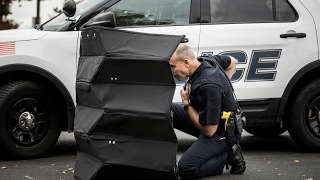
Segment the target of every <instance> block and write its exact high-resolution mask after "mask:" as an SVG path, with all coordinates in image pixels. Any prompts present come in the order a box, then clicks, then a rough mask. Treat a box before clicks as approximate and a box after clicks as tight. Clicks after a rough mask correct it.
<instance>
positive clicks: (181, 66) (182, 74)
mask: <svg viewBox="0 0 320 180" xmlns="http://www.w3.org/2000/svg"><path fill="white" fill-rule="evenodd" d="M169 63H170V67H171V71H172V75H173V76H174V77H175V78H177V79H178V80H179V81H182V80H184V79H185V78H186V77H187V73H188V71H187V70H188V69H187V68H186V64H185V62H184V61H180V60H177V59H176V58H175V55H173V56H172V57H171V59H170V62H169Z"/></svg>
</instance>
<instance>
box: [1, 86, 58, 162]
mask: <svg viewBox="0 0 320 180" xmlns="http://www.w3.org/2000/svg"><path fill="white" fill-rule="evenodd" d="M52 97H53V96H50V94H49V93H48V91H47V90H45V89H44V88H43V87H42V86H40V85H39V84H37V83H35V82H32V81H26V80H25V81H16V82H10V83H8V84H5V85H3V86H2V87H0V133H1V136H0V146H1V148H2V150H3V151H4V152H5V153H6V154H9V155H14V157H18V158H35V157H40V156H42V155H44V154H45V153H47V152H48V151H49V150H50V149H51V148H52V147H53V146H54V145H55V144H56V142H57V140H58V138H59V136H60V132H61V130H60V126H59V121H58V118H57V111H56V106H55V104H54V101H53V98H52Z"/></svg>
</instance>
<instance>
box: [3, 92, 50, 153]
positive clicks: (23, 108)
mask: <svg viewBox="0 0 320 180" xmlns="http://www.w3.org/2000/svg"><path fill="white" fill-rule="evenodd" d="M7 121H8V123H7V131H8V134H9V135H10V137H11V139H12V140H13V141H14V142H15V143H16V144H18V145H20V146H25V147H29V146H32V145H35V144H37V143H39V142H40V141H41V140H43V138H44V137H45V136H46V134H47V133H46V131H47V129H48V126H49V122H48V121H49V120H48V112H47V110H46V108H45V106H44V105H43V104H42V103H40V102H39V101H38V100H37V99H34V98H24V99H21V100H19V101H18V102H16V103H15V104H14V105H13V106H12V107H11V109H10V111H9V113H8V118H7Z"/></svg>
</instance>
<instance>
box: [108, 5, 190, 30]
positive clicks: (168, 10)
mask: <svg viewBox="0 0 320 180" xmlns="http://www.w3.org/2000/svg"><path fill="white" fill-rule="evenodd" d="M190 3H191V0H126V1H120V2H118V3H117V4H115V5H113V6H112V7H110V8H109V9H108V10H107V11H112V12H113V13H114V14H115V18H116V24H117V26H146V25H185V24H189V17H190Z"/></svg>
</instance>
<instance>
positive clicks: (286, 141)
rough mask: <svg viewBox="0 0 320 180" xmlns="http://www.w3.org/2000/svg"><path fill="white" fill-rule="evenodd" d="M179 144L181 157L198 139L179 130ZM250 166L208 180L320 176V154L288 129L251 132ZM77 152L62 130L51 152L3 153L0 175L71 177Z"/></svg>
mask: <svg viewBox="0 0 320 180" xmlns="http://www.w3.org/2000/svg"><path fill="white" fill-rule="evenodd" d="M176 134H177V137H178V140H179V148H178V153H177V160H179V159H180V157H181V155H182V154H183V153H184V152H185V150H186V149H187V148H188V147H189V146H190V145H191V144H192V143H193V142H194V141H195V138H194V137H191V136H189V135H186V134H184V133H181V132H180V131H176ZM240 142H241V146H242V149H243V155H244V157H245V160H246V163H247V170H246V171H245V172H244V174H241V175H232V174H229V173H228V171H226V170H225V171H224V173H223V174H222V175H219V176H213V177H208V178H204V180H222V179H223V180H234V179H237V180H257V179H265V180H320V172H319V170H320V154H319V153H306V152H304V151H303V149H301V148H300V147H299V146H297V145H296V144H295V143H294V142H293V141H292V140H291V138H290V136H289V135H288V133H287V132H286V133H284V134H283V135H281V136H278V137H274V138H259V137H255V136H252V135H250V134H248V133H246V132H245V133H244V134H243V138H242V140H241V141H240ZM76 155H77V149H76V142H75V140H74V136H73V133H71V134H69V133H62V134H61V136H60V139H59V141H58V143H57V144H56V146H55V147H54V149H53V150H52V152H51V153H49V154H48V155H47V156H46V157H43V158H39V159H30V160H11V159H10V158H8V157H4V156H1V155H0V167H1V168H0V179H5V180H28V179H33V180H44V179H46V180H51V179H52V180H71V179H74V177H73V174H74V165H75V160H76Z"/></svg>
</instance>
